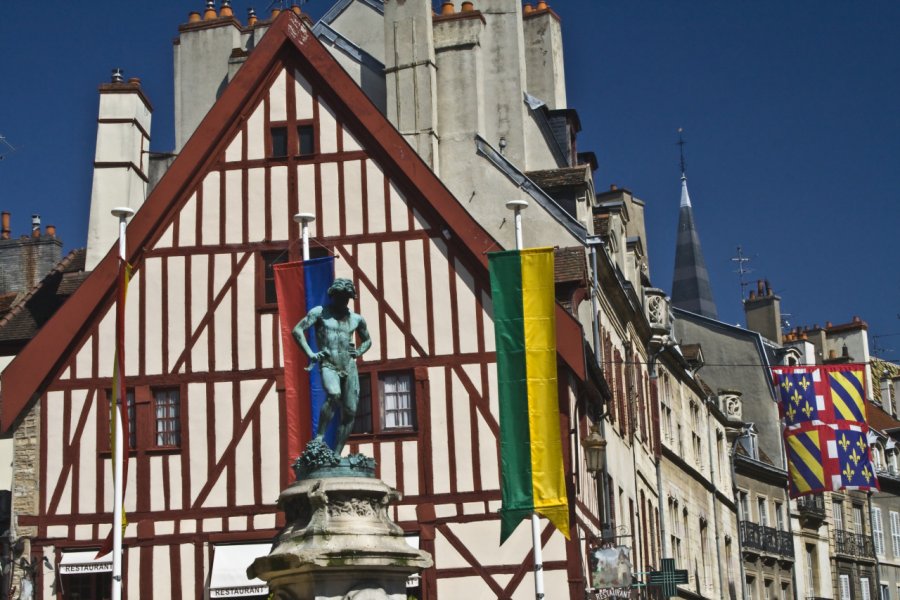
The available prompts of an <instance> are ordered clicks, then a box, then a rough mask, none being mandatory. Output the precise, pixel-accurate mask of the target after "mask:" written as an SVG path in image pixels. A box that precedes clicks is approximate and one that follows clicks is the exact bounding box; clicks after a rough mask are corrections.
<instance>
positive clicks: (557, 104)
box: [522, 2, 566, 110]
mask: <svg viewBox="0 0 900 600" xmlns="http://www.w3.org/2000/svg"><path fill="white" fill-rule="evenodd" d="M549 8H550V7H549V6H547V4H546V2H539V3H538V5H537V8H536V9H535V10H532V11H529V12H526V13H525V14H523V18H522V27H523V30H524V34H525V72H526V81H527V85H528V93H529V94H531V95H532V96H536V97H538V98H540V99H541V100H543V101H544V102H545V103H546V104H547V108H549V109H551V110H554V109H558V108H566V70H565V65H564V63H563V41H562V27H561V25H560V22H559V17H558V16H557V15H556V13H555V12H553V11H552V10H549Z"/></svg>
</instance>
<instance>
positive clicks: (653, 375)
mask: <svg viewBox="0 0 900 600" xmlns="http://www.w3.org/2000/svg"><path fill="white" fill-rule="evenodd" d="M666 348H667V346H665V345H664V346H663V347H662V348H660V349H659V350H658V351H656V352H655V353H653V354H651V355H650V360H648V361H647V371H648V376H649V377H650V379H654V380H655V379H658V377H659V374H658V373H657V370H656V361H657V359H658V358H659V355H660V354H662V353H663V350H665V349H666ZM658 389H659V388H657V394H656V399H657V401H659V394H660V392H659V391H658ZM657 408H658V407H657ZM659 443H660V445H661V444H662V442H661V441H660V442H659ZM656 494H657V496H658V497H659V537H660V541H661V542H662V544H661V546H662V548H661V550H662V553H661V554H662V555H663V556H667V557H672V548H671V546H670V545H669V544H670V541H669V532H668V530H667V529H666V517H667V515H666V513H667V512H668V509H669V501H668V497H667V496H666V495H665V492H664V490H663V480H662V453H660V457H659V458H658V459H657V460H656Z"/></svg>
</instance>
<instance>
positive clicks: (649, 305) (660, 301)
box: [644, 288, 672, 335]
mask: <svg viewBox="0 0 900 600" xmlns="http://www.w3.org/2000/svg"><path fill="white" fill-rule="evenodd" d="M644 298H645V300H644V306H645V310H646V315H645V316H646V317H647V322H648V323H649V324H650V328H651V329H652V330H653V333H654V334H655V335H665V334H669V333H670V331H671V327H672V325H671V319H670V318H669V299H668V298H666V293H665V292H664V291H662V290H660V289H657V288H647V289H645V290H644Z"/></svg>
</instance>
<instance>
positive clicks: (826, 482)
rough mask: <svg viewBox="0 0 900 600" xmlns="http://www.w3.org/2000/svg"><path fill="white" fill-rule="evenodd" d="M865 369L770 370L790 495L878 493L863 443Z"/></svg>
mask: <svg viewBox="0 0 900 600" xmlns="http://www.w3.org/2000/svg"><path fill="white" fill-rule="evenodd" d="M865 372H866V371H865V365H860V364H846V365H829V366H810V367H776V368H773V369H772V374H773V378H774V385H775V386H776V389H777V390H778V396H779V400H780V401H779V409H780V411H781V416H782V418H783V419H784V425H785V431H784V444H785V452H786V454H787V459H788V460H787V462H788V474H789V483H790V492H791V497H792V498H796V497H798V496H802V495H805V494H814V493H819V492H823V491H834V490H841V489H855V490H870V489H878V479H877V477H876V476H875V470H874V469H873V467H872V456H871V452H870V450H869V445H868V443H867V439H868V438H867V435H866V434H867V432H868V430H869V428H868V424H867V423H866V379H865Z"/></svg>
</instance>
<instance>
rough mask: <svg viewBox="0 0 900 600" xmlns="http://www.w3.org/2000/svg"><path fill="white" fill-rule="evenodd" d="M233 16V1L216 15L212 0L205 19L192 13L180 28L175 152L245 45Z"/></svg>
mask: <svg viewBox="0 0 900 600" xmlns="http://www.w3.org/2000/svg"><path fill="white" fill-rule="evenodd" d="M276 4H277V3H276ZM232 15H233V10H232V8H231V6H230V4H228V3H223V5H222V11H221V14H217V13H216V8H215V2H213V0H209V1H208V2H207V3H206V8H205V10H204V12H203V20H202V21H201V20H199V19H197V17H196V16H195V15H194V13H191V15H190V16H189V18H188V23H184V24H182V25H179V27H178V38H177V39H176V40H175V45H174V51H175V57H174V58H175V148H174V151H175V152H176V153H178V152H180V151H181V149H182V148H183V147H184V145H185V143H187V141H188V139H189V138H190V137H191V135H192V134H193V133H194V130H195V129H197V126H198V125H199V124H200V121H202V120H203V117H205V116H206V113H207V112H209V109H210V108H212V105H213V104H214V103H215V101H216V100H217V99H218V97H219V93H220V92H221V90H222V89H224V87H225V86H224V84H225V83H227V82H228V59H229V57H230V56H231V51H232V49H234V48H244V49H245V48H246V46H245V45H244V43H243V42H242V39H241V28H240V24H239V23H238V22H237V20H236V19H234V18H233V16H232ZM198 16H199V15H198ZM220 16H221V17H228V18H219V17H220Z"/></svg>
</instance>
